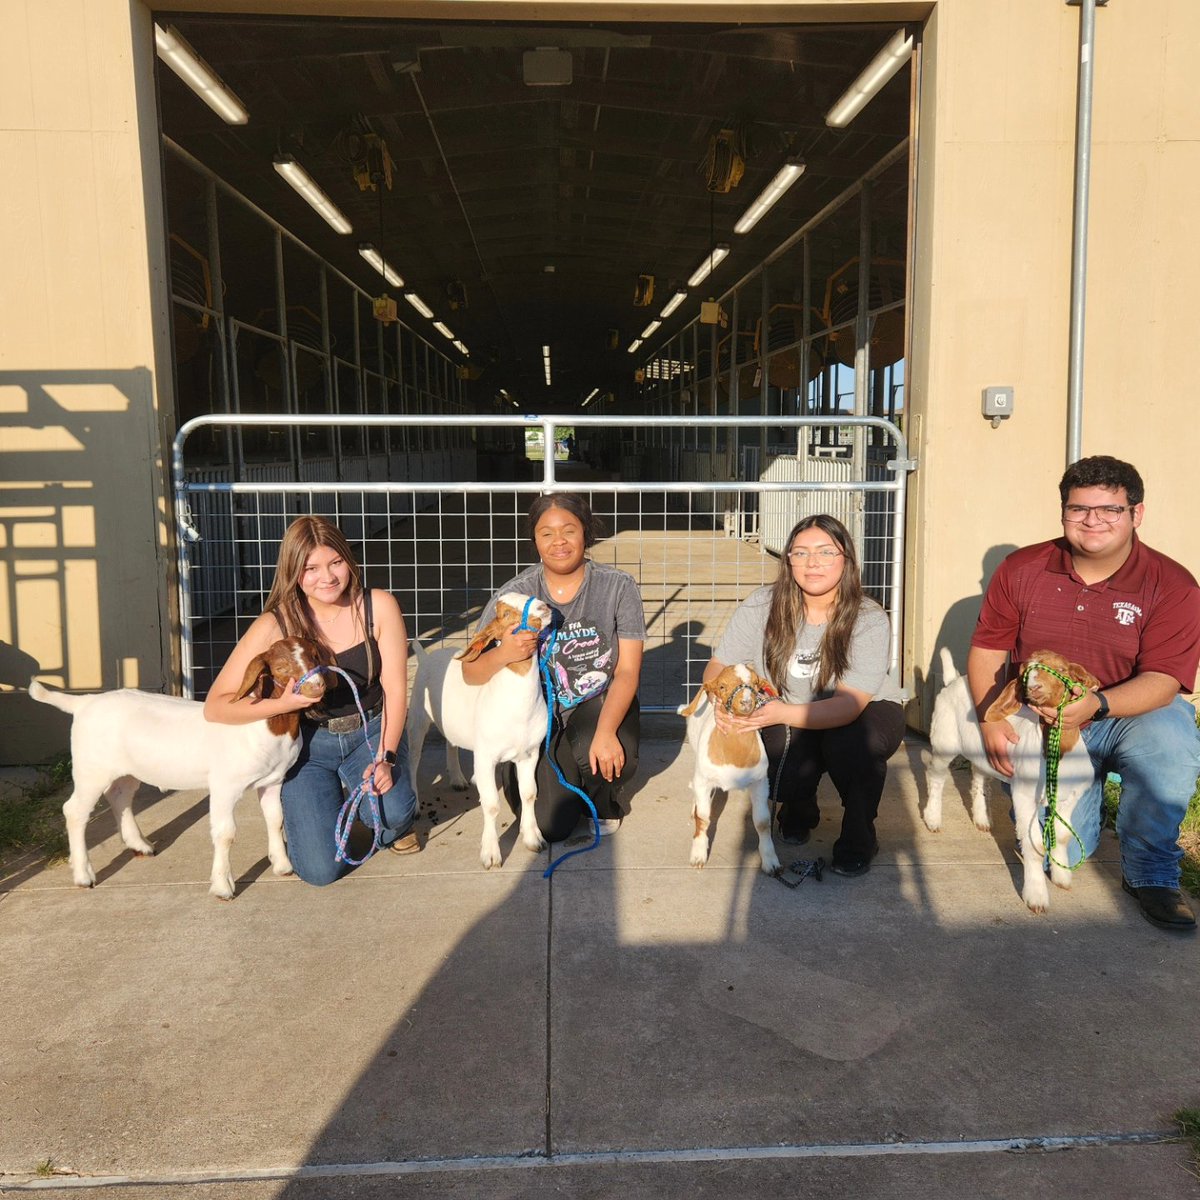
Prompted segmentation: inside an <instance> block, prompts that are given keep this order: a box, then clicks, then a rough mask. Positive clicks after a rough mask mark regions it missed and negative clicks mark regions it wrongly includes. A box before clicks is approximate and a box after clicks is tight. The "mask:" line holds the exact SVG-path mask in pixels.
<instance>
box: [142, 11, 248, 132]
mask: <svg viewBox="0 0 1200 1200" xmlns="http://www.w3.org/2000/svg"><path fill="white" fill-rule="evenodd" d="M154 45H155V48H156V49H157V50H158V57H159V58H161V59H162V60H163V62H165V63H166V64H167V66H168V67H170V68H171V70H172V71H174V72H175V74H176V75H178V76H179V78H180V79H182V80H183V82H184V83H186V84H187V85H188V87H190V88H191V89H192V91H193V92H195V93H196V95H197V96H199V97H200V99H201V100H203V101H204V103H205V104H207V105H208V107H209V108H211V109H212V110H213V112H215V113H216V114H217V116H218V117H220V118H221V120H222V121H224V122H225V123H226V124H227V125H245V124H246V122H247V121H248V120H249V119H250V114H249V113H248V112H247V111H246V108H245V105H243V104H242V102H241V101H240V100H239V99H238V98H237V97H236V96H235V95H234V94H233V93H232V92H231V91H230V90H229V88H227V87H226V86H225V84H224V83H223V82H222V81H221V78H220V76H219V75H218V74H217V73H216V72H215V71H214V70H213V69H212V67H210V66H209V65H208V63H206V62H205V61H204V59H202V58H201V57H200V55H198V54H197V53H196V52H195V50H193V49H192V48H191V46H189V45H188V44H187V42H186V41H185V40H184V38H183V36H182V35H181V34H180V33H179V31H178V30H177V29H176V28H175V27H174V26H173V25H168V26H167V27H166V28H165V29H164V28H163V26H161V25H155V26H154Z"/></svg>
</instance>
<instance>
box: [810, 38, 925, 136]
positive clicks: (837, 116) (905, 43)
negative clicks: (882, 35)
mask: <svg viewBox="0 0 1200 1200" xmlns="http://www.w3.org/2000/svg"><path fill="white" fill-rule="evenodd" d="M912 51H913V36H912V34H911V33H909V32H908V30H907V29H898V30H896V32H895V33H894V34H892V36H891V37H890V38H889V39H888V42H887V45H885V46H884V48H883V49H882V50H880V52H879V53H878V54H877V55H875V57H874V58H873V59H871V61H870V62H869V63H868V64H867V65H866V67H864V68H863V70H862V72H861V73H860V74H859V76H858V78H857V79H856V80H855V81H854V82H853V83H852V84H851V85H850V86H849V87H848V88H847V89H846V90H845V91H844V92H843V93H842V95H841V96H840V98H839V99H838V101H837V103H835V104H834V106H833V107H832V108H831V109H830V110H829V111H828V112H827V113H826V114H825V124H826V125H830V126H832V127H833V128H834V129H841V128H843V127H844V126H846V125H849V124H850V122H851V121H853V120H854V118H855V117H857V116H858V114H859V113H860V112H862V110H863V109H864V108H865V107H866V106H867V103H868V101H870V100H872V99H873V98H874V97H875V95H876V94H877V93H878V92H879V91H880V90H882V88H883V86H884V84H886V83H887V82H888V80H889V79H891V78H892V76H893V75H895V74H896V72H897V71H899V70H900V68H901V67H902V66H904V64H905V63H906V62H908V60H909V59H910V58H912Z"/></svg>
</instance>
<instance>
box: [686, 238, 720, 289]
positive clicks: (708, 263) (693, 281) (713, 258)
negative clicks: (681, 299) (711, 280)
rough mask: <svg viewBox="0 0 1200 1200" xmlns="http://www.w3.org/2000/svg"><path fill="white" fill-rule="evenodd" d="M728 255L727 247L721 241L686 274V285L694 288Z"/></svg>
mask: <svg viewBox="0 0 1200 1200" xmlns="http://www.w3.org/2000/svg"><path fill="white" fill-rule="evenodd" d="M728 256H729V247H728V246H727V245H725V243H724V242H722V243H721V244H720V245H718V246H714V247H713V248H712V250H711V251H710V253H708V254H707V255H705V258H704V261H703V262H702V263H701V264H700V265H699V266H698V267H697V268H696V269H695V270H694V271H693V272H692V273H691V274H690V275H689V276H688V287H690V288H694V287H697V286H699V285H700V284H701V283H703V282H704V280H706V279H707V278H708V277H709V275H710V273H711V272H713V271H715V270H716V269H717V268H718V267H719V266H720V265H721V264H722V263H723V262H724V261H725V259H726V258H727V257H728Z"/></svg>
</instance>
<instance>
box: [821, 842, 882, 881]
mask: <svg viewBox="0 0 1200 1200" xmlns="http://www.w3.org/2000/svg"><path fill="white" fill-rule="evenodd" d="M878 853H879V845H878V843H876V845H875V846H874V848H873V849H872V850H871V853H870V854H835V855H834V858H833V862H832V863H830V864H829V869H830V870H831V871H832V872H833V873H834V874H835V875H844V876H845V877H846V878H847V879H855V878H857V877H858V876H859V875H865V874H866V873H867V872H868V871H869V870H870V869H871V859H873V858H874V857H875V855H877V854H878Z"/></svg>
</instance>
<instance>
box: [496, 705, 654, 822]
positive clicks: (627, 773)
mask: <svg viewBox="0 0 1200 1200" xmlns="http://www.w3.org/2000/svg"><path fill="white" fill-rule="evenodd" d="M603 704H604V697H603V696H602V695H601V696H594V697H593V698H592V699H590V700H585V701H584V702H583V703H582V704H579V705H576V706H575V707H574V708H572V709H568V710H567V711H566V712H565V713H564V712H562V711H560V710H557V709H556V710H555V713H554V729H553V731H552V732H551V734H550V753H551V754H552V755H553V756H554V761H555V762H556V763H558V769H559V770H560V771H561V772H562V773H563V778H564V779H565V780H566V781H567V782H568V783H571V784H574V785H575V787H577V788H579V789H580V790H581V791H583V792H585V793H587V795H588V796H589V797H590V798H591V801H592V803H593V804H594V805H595V806H596V815H597V816H598V817H599V818H600V820H602V821H603V820H605V819H608V818H612V817H623V816H625V814H626V813H628V812H629V800H628V799H627V797H628V795H629V791H630V787H629V785H630V783H631V782H632V781H633V778H634V776H635V775H636V774H637V768H638V744H639V743H640V741H641V732H642V717H641V710H640V709H639V708H638V702H637V697H636V696H635V697H634V698H633V703H632V704H630V706H629V711H628V712H627V713H626V714H625V719H624V720H623V721H622V722H621V724H620V726H619V727H618V728H617V740H618V741H619V742H620V743H621V749H622V750H623V751H624V752H625V765H624V767H622V768H621V777H620V779H614V780H613V781H612V783H609V782H608V780H607V779H605V778H604V776H603V775H593V774H592V768H591V765H590V764H589V763H588V749H589V747H590V746H591V744H592V738H593V737H594V736H595V734H596V723H597V722H598V721H599V719H600V709H601V707H602V706H603ZM564 718H565V720H564ZM498 771H499V774H500V780H499V782H500V786H501V788H502V789H503V791H504V796H505V798H506V799H507V800H508V805H509V807H510V808H511V809H512V810H513V812H514V813H516V814H518V815H520V812H521V794H520V791H519V790H518V788H517V771H516V768H515V767H514V766H513V765H512V763H501V764H500V766H499V768H498ZM533 810H534V813H535V814H536V816H537V823H538V828H539V829H540V830H541V831H542V837H544V838H545V839H546V841H548V842H561V841H564V840H565V839H566V838H567V837H569V836H570V833H571V830H572V829H574V828H575V826H576V825H578V824H579V819H580V817H584V816H586V817H589V818H590V817H591V815H592V814H591V813H590V812H588V809H587V805H585V804H584V802H583V801H582V800H581V799H580V798H579V797H578V796H577V795H576V794H575V793H574V792H572V791H570V790H569V789H568V788H565V787H563V785H562V784H561V783H559V781H558V776H557V775H556V774H555V773H554V767H553V766H552V765H551V764H550V762H549V761H548V759H547V757H546V753H545V742H544V741H543V743H542V754H541V756H540V757H539V758H538V765H537V800H536V802H535V803H534V806H533Z"/></svg>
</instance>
